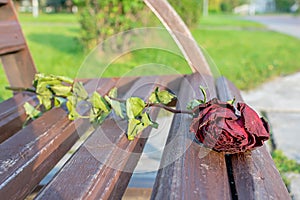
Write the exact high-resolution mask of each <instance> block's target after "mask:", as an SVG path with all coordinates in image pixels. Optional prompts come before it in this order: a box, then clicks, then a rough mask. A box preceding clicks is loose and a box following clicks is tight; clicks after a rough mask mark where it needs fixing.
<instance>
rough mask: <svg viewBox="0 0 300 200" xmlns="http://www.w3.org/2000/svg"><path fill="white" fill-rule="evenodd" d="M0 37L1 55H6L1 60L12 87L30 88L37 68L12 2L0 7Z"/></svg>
mask: <svg viewBox="0 0 300 200" xmlns="http://www.w3.org/2000/svg"><path fill="white" fill-rule="evenodd" d="M6 29H7V30H6ZM8 31H9V32H8ZM0 35H1V39H0V55H1V54H4V55H2V56H1V59H2V64H3V67H4V71H5V73H6V76H7V79H8V81H9V83H10V85H11V86H14V87H30V86H31V85H32V81H33V79H34V75H35V74H36V68H35V65H34V62H33V60H32V57H31V54H30V52H29V49H28V46H27V44H26V41H25V38H24V36H23V33H22V31H21V27H20V24H19V21H18V18H17V13H16V11H15V9H14V5H13V2H12V1H11V0H10V1H8V3H7V4H5V5H4V6H1V7H0ZM8 53H9V54H8Z"/></svg>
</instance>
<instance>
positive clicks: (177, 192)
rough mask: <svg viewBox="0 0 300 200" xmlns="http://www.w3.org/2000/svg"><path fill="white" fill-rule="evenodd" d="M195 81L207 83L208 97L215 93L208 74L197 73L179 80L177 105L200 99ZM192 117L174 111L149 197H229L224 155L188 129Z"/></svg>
mask: <svg viewBox="0 0 300 200" xmlns="http://www.w3.org/2000/svg"><path fill="white" fill-rule="evenodd" d="M199 85H203V86H205V85H209V86H210V87H209V88H210V90H209V92H208V98H212V97H215V96H216V93H215V90H214V80H213V78H212V77H205V78H203V77H201V76H200V75H199V74H196V75H194V76H191V77H188V79H187V80H183V81H182V84H181V88H180V93H179V96H178V103H177V104H178V105H177V108H178V109H185V107H186V105H187V103H188V102H189V101H190V100H191V99H192V98H197V99H201V98H203V97H202V94H201V93H200V91H199ZM191 120H192V117H191V116H189V115H186V114H176V115H175V117H174V119H173V122H172V125H171V129H170V132H169V136H168V139H167V143H166V146H165V148H164V153H163V157H162V161H161V164H160V168H161V169H160V170H159V172H158V175H157V177H156V181H155V185H154V187H153V193H152V197H151V199H189V200H191V199H230V198H231V197H230V188H229V183H228V178H227V170H226V164H225V158H224V155H223V154H221V153H217V152H214V151H209V150H208V149H206V148H204V147H202V146H200V145H199V144H198V143H196V142H195V141H194V135H193V133H190V132H189V125H190V123H191Z"/></svg>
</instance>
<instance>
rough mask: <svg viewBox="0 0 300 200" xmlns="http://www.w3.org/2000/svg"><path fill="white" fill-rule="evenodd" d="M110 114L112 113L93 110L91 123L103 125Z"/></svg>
mask: <svg viewBox="0 0 300 200" xmlns="http://www.w3.org/2000/svg"><path fill="white" fill-rule="evenodd" d="M109 114H110V111H109V112H104V111H103V110H101V109H95V108H92V109H91V111H90V116H89V117H90V122H92V123H96V124H102V123H103V122H104V120H105V119H106V118H107V116H108V115H109Z"/></svg>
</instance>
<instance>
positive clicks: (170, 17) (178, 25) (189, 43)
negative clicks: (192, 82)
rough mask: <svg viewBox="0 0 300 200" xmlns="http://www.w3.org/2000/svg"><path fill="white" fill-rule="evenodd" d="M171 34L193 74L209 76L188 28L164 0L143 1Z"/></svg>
mask: <svg viewBox="0 0 300 200" xmlns="http://www.w3.org/2000/svg"><path fill="white" fill-rule="evenodd" d="M144 2H145V3H146V4H147V6H148V7H149V8H150V9H151V10H152V12H153V13H154V14H155V15H156V16H157V17H158V18H159V20H160V21H161V22H162V24H163V25H164V26H165V28H166V29H167V30H168V32H169V33H170V34H171V36H172V37H173V39H174V40H175V42H176V43H177V45H178V47H179V48H180V50H181V51H182V53H183V55H184V57H185V59H186V60H187V62H188V64H189V65H190V67H191V69H192V71H193V72H199V73H200V74H202V75H211V71H210V67H209V64H208V62H207V60H206V58H205V56H204V54H203V52H202V51H201V49H200V48H199V46H198V43H197V42H196V41H195V39H194V38H193V36H192V34H191V33H190V31H189V29H188V27H187V26H186V25H185V23H184V22H183V21H182V19H181V18H180V16H179V15H178V14H177V13H176V11H175V10H174V9H173V8H172V6H171V5H170V4H169V3H168V1H166V0H160V1H157V0H144Z"/></svg>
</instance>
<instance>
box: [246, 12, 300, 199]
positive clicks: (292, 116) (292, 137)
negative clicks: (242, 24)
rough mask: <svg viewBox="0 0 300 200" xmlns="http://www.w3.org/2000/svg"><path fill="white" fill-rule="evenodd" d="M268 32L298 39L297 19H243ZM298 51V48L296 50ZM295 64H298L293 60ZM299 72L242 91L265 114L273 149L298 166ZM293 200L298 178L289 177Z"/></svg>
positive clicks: (296, 195)
mask: <svg viewBox="0 0 300 200" xmlns="http://www.w3.org/2000/svg"><path fill="white" fill-rule="evenodd" d="M246 19H250V20H253V21H257V22H260V23H262V24H265V25H266V26H267V27H268V28H269V29H271V30H274V31H277V32H280V33H284V34H287V35H290V36H293V37H296V38H299V39H300V17H299V16H298V17H295V16H290V15H280V16H251V17H246ZM299 51H300V47H299ZM295 62H300V60H299V59H298V58H295ZM299 86H300V72H299V73H296V74H294V75H290V76H286V77H279V78H277V79H275V80H273V81H270V82H268V83H265V84H263V85H262V86H261V87H259V88H257V89H255V90H252V91H249V92H244V93H243V97H244V99H245V101H246V102H247V103H248V104H250V105H251V106H252V107H253V108H254V109H256V110H257V111H266V113H267V116H268V119H269V121H270V124H271V127H272V130H273V135H274V141H275V143H276V145H277V148H278V149H280V150H282V151H283V152H284V154H285V155H286V156H288V157H289V158H291V159H294V160H296V161H297V162H298V163H300V154H299V152H300V126H299V125H300V103H299V102H300V87H299ZM289 178H290V181H291V188H290V189H291V192H292V195H293V197H294V198H293V199H295V200H300V188H299V183H300V175H298V174H295V175H290V176H289Z"/></svg>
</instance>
